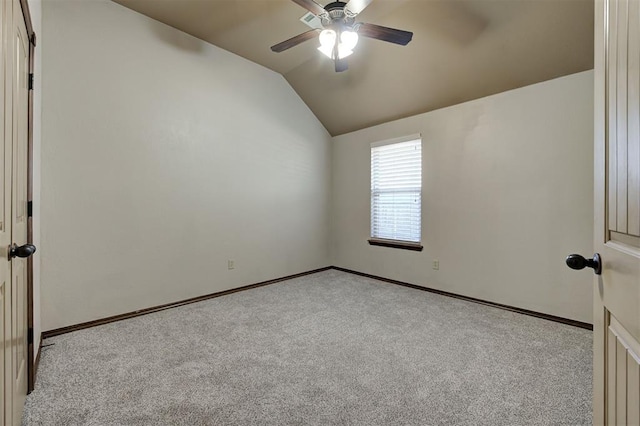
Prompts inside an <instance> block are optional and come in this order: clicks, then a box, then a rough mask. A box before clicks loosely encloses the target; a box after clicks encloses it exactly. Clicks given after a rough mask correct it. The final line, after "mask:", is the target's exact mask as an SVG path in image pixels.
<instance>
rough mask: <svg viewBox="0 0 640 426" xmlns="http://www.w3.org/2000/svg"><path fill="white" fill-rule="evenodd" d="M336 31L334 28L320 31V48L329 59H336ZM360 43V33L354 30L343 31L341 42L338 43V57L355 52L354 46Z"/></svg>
mask: <svg viewBox="0 0 640 426" xmlns="http://www.w3.org/2000/svg"><path fill="white" fill-rule="evenodd" d="M336 37H337V35H336V32H335V31H334V30H323V31H322V32H321V33H320V37H319V40H320V47H318V50H319V51H320V52H322V53H324V54H325V56H327V57H328V58H329V59H336V58H334V55H333V50H334V47H335V45H336ZM356 44H358V34H357V33H356V32H354V31H343V32H342V33H341V34H340V44H338V59H343V58H346V57H347V56H349V55H351V54H352V53H353V48H354V47H355V46H356Z"/></svg>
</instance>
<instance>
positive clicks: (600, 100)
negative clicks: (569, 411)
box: [593, 0, 640, 425]
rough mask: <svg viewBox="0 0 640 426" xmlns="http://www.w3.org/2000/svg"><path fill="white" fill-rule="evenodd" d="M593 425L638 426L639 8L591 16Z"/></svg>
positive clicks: (633, 3)
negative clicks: (595, 264) (596, 270)
mask: <svg viewBox="0 0 640 426" xmlns="http://www.w3.org/2000/svg"><path fill="white" fill-rule="evenodd" d="M594 72H595V99H594V101H595V215H594V231H595V242H594V246H595V252H597V253H599V254H600V255H601V259H602V275H596V279H595V285H594V335H593V338H594V380H593V382H594V401H593V402H594V413H593V414H594V418H593V420H594V424H595V425H602V424H606V425H625V424H628V425H640V0H597V1H596V13H595V71H594Z"/></svg>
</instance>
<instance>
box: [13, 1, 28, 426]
mask: <svg viewBox="0 0 640 426" xmlns="http://www.w3.org/2000/svg"><path fill="white" fill-rule="evenodd" d="M13 25H14V32H13V45H14V49H15V50H14V52H13V57H14V63H13V72H14V77H13V173H12V174H11V176H12V182H11V183H12V199H11V234H12V242H13V244H14V245H15V246H25V245H26V244H27V151H28V148H29V39H28V37H27V27H26V25H25V20H24V15H23V14H22V6H21V5H20V1H19V0H13ZM11 277H12V279H11V286H12V288H11V310H12V330H11V331H12V333H11V337H12V339H13V340H12V342H13V343H12V345H13V351H12V354H11V355H12V362H11V365H12V370H11V372H12V374H13V376H12V379H13V398H14V402H13V412H14V415H13V424H20V422H21V419H22V407H23V405H24V400H25V397H26V395H27V347H28V345H27V331H28V323H27V260H26V259H25V258H24V257H18V256H16V257H13V259H12V260H11Z"/></svg>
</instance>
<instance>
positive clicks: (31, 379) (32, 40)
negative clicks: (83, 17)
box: [20, 0, 40, 393]
mask: <svg viewBox="0 0 640 426" xmlns="http://www.w3.org/2000/svg"><path fill="white" fill-rule="evenodd" d="M20 6H21V7H22V15H23V16H24V23H25V26H26V28H27V37H28V38H29V99H28V108H29V111H28V113H27V117H28V118H27V123H28V130H27V141H28V145H27V202H28V212H27V244H33V72H34V59H35V47H36V33H35V32H34V31H33V23H32V21H31V13H30V11H29V3H28V0H20ZM27 327H28V331H27V393H30V392H31V391H32V390H33V388H34V386H35V381H36V367H37V366H36V365H35V363H34V354H33V346H34V339H35V336H34V335H33V256H29V258H28V259H27ZM38 355H40V350H39V349H38Z"/></svg>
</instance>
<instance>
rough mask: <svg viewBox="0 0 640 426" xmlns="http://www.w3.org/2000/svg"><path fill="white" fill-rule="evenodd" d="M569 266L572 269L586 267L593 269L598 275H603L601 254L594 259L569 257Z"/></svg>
mask: <svg viewBox="0 0 640 426" xmlns="http://www.w3.org/2000/svg"><path fill="white" fill-rule="evenodd" d="M566 262H567V266H568V267H569V268H571V269H584V268H586V267H589V268H592V269H593V272H594V273H595V274H596V275H600V274H602V260H601V259H600V254H598V253H596V254H594V255H593V258H592V259H585V258H584V257H582V256H580V255H579V254H570V255H569V256H567V260H566Z"/></svg>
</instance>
